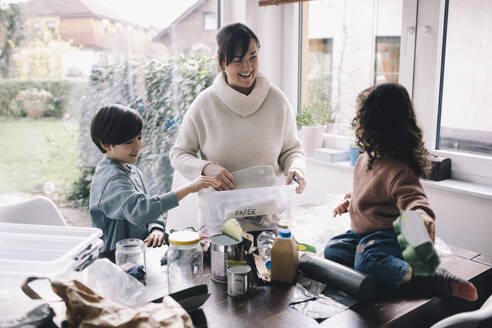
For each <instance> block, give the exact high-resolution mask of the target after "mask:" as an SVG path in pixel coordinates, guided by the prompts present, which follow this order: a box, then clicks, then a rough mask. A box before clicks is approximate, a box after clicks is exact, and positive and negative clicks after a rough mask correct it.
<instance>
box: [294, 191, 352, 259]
mask: <svg viewBox="0 0 492 328" xmlns="http://www.w3.org/2000/svg"><path fill="white" fill-rule="evenodd" d="M344 195H345V194H330V195H328V196H327V197H326V200H325V202H324V204H323V205H318V206H313V207H310V208H304V207H302V206H297V207H296V210H295V216H294V220H292V224H291V230H292V234H293V236H294V238H295V239H296V240H297V241H298V242H300V243H307V244H309V245H312V246H314V247H316V253H317V254H318V255H320V256H322V255H323V250H324V248H325V246H326V243H327V242H328V240H330V239H331V238H332V237H335V236H336V235H339V234H342V233H344V232H345V231H347V230H349V229H350V218H349V214H348V213H345V214H343V215H342V216H337V217H336V218H333V209H334V208H335V207H336V206H338V204H339V203H340V202H341V201H342V200H343V196H344Z"/></svg>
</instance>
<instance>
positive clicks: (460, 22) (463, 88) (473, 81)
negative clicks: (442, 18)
mask: <svg viewBox="0 0 492 328" xmlns="http://www.w3.org/2000/svg"><path fill="white" fill-rule="evenodd" d="M448 5H449V7H448V16H447V31H446V43H445V45H446V48H445V50H444V51H445V62H444V72H443V77H442V78H443V81H442V86H443V87H442V91H441V101H442V102H441V108H440V111H441V121H440V134H439V136H438V137H439V138H438V148H439V149H445V150H455V151H459V152H469V153H477V154H481V155H486V156H492V116H491V115H490V110H489V107H490V98H489V95H490V91H491V90H492V80H491V79H490V76H492V62H491V60H490V58H492V33H491V30H490V22H491V21H492V2H490V1H488V0H475V1H465V0H450V1H449V4H448ZM470 38H473V40H474V41H473V42H470Z"/></svg>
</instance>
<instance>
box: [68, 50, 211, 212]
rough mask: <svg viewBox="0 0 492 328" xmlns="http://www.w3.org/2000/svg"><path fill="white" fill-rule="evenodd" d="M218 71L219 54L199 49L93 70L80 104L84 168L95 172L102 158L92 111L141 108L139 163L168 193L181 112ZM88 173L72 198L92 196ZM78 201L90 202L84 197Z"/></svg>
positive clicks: (153, 186)
mask: <svg viewBox="0 0 492 328" xmlns="http://www.w3.org/2000/svg"><path fill="white" fill-rule="evenodd" d="M215 74H216V67H215V58H213V57H208V56H205V55H203V54H199V53H191V54H189V55H186V56H183V55H181V56H176V57H169V58H161V59H152V60H146V61H141V62H125V63H122V64H117V65H109V66H103V67H98V68H96V69H94V70H93V71H92V74H91V76H90V79H89V83H88V86H87V89H86V90H85V92H84V97H82V103H81V108H83V111H81V119H80V152H81V155H80V158H81V160H82V165H83V167H84V169H83V171H84V172H93V168H94V166H95V165H96V164H97V163H98V162H99V160H100V159H101V158H102V157H103V155H102V154H101V152H100V151H99V149H98V148H97V147H96V146H95V145H94V144H93V143H92V140H91V138H90V131H89V129H90V121H91V119H92V117H93V115H94V113H95V112H96V111H97V110H98V109H99V108H100V107H101V106H102V105H105V104H108V103H120V104H123V105H126V106H129V107H132V108H134V109H136V110H138V112H139V113H140V114H141V115H142V117H143V119H144V122H145V126H144V131H143V135H142V136H143V143H144V146H143V148H142V150H141V152H140V156H139V160H138V163H137V166H138V167H139V168H140V169H141V170H142V172H143V174H144V178H145V180H146V184H147V187H148V189H149V192H150V193H152V194H154V193H162V192H165V191H168V190H169V189H170V188H171V183H172V178H173V175H174V170H173V168H172V167H171V165H170V162H169V150H170V149H171V147H172V145H173V144H174V141H175V139H176V135H177V131H178V128H179V125H180V123H181V120H182V117H183V114H184V113H185V111H186V110H187V109H188V107H189V106H190V105H191V103H192V102H193V100H194V99H195V97H196V96H197V95H198V94H199V93H200V92H201V91H202V90H204V89H205V88H207V87H208V86H210V85H211V84H212V82H213V79H214V77H215ZM87 176H90V174H89V175H88V174H83V175H82V176H81V177H80V179H79V181H76V183H75V184H74V190H73V194H74V196H73V198H80V197H81V196H82V197H86V196H87V195H88V194H89V193H88V190H86V191H84V190H81V189H84V188H89V184H87ZM84 195H85V196H84ZM80 202H81V203H86V201H85V200H83V199H82V200H80Z"/></svg>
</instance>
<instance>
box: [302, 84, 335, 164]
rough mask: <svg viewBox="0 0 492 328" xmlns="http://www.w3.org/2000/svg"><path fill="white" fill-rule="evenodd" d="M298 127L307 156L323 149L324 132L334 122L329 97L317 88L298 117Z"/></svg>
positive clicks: (311, 92)
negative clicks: (318, 149)
mask: <svg viewBox="0 0 492 328" xmlns="http://www.w3.org/2000/svg"><path fill="white" fill-rule="evenodd" d="M296 121H297V126H298V128H299V129H301V140H302V143H303V146H304V151H305V153H306V155H307V156H312V155H313V153H314V150H315V149H317V148H321V147H323V132H327V131H326V126H327V125H328V124H329V123H332V122H333V112H332V110H331V106H330V101H329V99H328V96H327V95H326V94H324V93H322V92H319V90H318V89H317V88H310V89H309V95H308V100H307V102H306V103H305V104H304V105H303V106H302V110H301V113H300V114H298V115H297V117H296Z"/></svg>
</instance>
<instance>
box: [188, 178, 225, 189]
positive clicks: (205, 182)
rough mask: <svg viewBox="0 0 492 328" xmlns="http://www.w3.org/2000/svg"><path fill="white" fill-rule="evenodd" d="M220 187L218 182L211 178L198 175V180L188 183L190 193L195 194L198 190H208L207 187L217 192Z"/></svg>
mask: <svg viewBox="0 0 492 328" xmlns="http://www.w3.org/2000/svg"><path fill="white" fill-rule="evenodd" d="M220 186H221V185H220V182H219V180H217V179H215V178H211V177H206V176H203V175H200V176H199V177H198V178H196V179H195V180H193V181H192V182H191V183H190V188H191V192H197V191H198V190H200V189H203V188H208V187H212V188H215V189H217V190H219V188H220Z"/></svg>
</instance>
